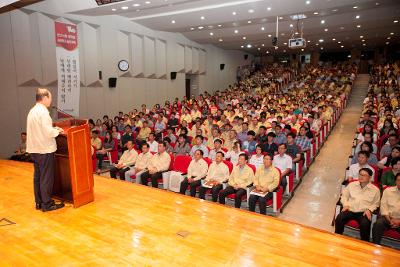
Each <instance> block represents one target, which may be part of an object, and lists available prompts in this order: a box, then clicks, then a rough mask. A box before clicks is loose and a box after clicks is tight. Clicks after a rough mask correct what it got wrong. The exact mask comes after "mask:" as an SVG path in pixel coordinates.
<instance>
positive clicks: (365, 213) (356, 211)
mask: <svg viewBox="0 0 400 267" xmlns="http://www.w3.org/2000/svg"><path fill="white" fill-rule="evenodd" d="M358 176H359V179H358V181H354V182H352V183H349V184H348V185H347V186H346V187H345V189H343V193H342V196H341V198H340V202H341V203H342V205H343V209H342V211H341V212H340V213H339V215H338V216H337V217H336V219H335V233H337V234H343V231H344V227H345V225H346V223H348V222H349V221H351V220H356V221H357V222H358V224H359V225H360V236H361V240H364V241H369V235H370V229H371V219H372V213H373V212H374V211H375V210H376V209H377V208H378V207H379V199H380V192H379V189H378V188H377V187H376V186H374V185H373V184H371V182H370V181H371V177H372V176H373V172H372V171H371V169H369V168H361V169H360V170H359V175H358Z"/></svg>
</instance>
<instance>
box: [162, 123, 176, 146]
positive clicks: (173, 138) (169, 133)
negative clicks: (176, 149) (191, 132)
mask: <svg viewBox="0 0 400 267" xmlns="http://www.w3.org/2000/svg"><path fill="white" fill-rule="evenodd" d="M165 137H168V138H169V140H171V142H170V143H173V144H175V143H176V141H177V138H176V135H175V134H174V129H173V128H171V127H168V128H167V135H165ZM165 137H164V138H165Z"/></svg>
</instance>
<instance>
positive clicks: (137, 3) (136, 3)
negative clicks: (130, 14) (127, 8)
mask: <svg viewBox="0 0 400 267" xmlns="http://www.w3.org/2000/svg"><path fill="white" fill-rule="evenodd" d="M132 6H140V4H138V3H136V4H133V5H132Z"/></svg>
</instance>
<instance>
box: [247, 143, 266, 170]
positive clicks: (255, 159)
mask: <svg viewBox="0 0 400 267" xmlns="http://www.w3.org/2000/svg"><path fill="white" fill-rule="evenodd" d="M263 161H264V156H263V154H262V148H261V146H260V145H257V147H256V153H255V154H253V155H251V157H250V160H249V163H250V164H253V165H254V166H256V168H257V169H258V167H260V166H261V165H263Z"/></svg>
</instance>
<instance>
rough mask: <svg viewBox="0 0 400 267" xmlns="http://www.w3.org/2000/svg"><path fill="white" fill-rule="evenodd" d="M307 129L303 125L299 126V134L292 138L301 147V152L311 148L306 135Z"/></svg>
mask: <svg viewBox="0 0 400 267" xmlns="http://www.w3.org/2000/svg"><path fill="white" fill-rule="evenodd" d="M306 134H307V131H306V128H305V127H304V126H302V127H300V131H299V134H298V135H297V136H296V138H295V139H294V142H295V144H296V145H298V146H299V147H300V148H301V152H305V151H307V150H310V149H311V140H310V138H308V137H307V136H306Z"/></svg>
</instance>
